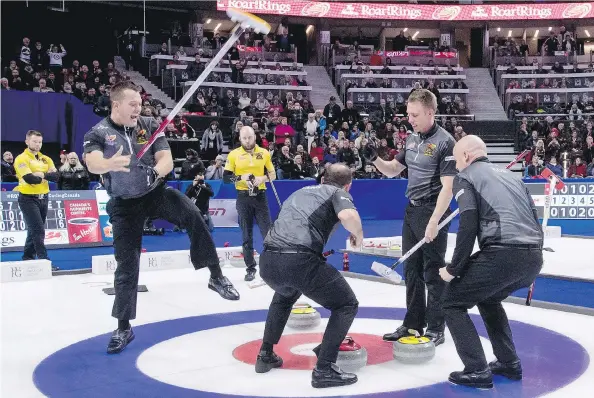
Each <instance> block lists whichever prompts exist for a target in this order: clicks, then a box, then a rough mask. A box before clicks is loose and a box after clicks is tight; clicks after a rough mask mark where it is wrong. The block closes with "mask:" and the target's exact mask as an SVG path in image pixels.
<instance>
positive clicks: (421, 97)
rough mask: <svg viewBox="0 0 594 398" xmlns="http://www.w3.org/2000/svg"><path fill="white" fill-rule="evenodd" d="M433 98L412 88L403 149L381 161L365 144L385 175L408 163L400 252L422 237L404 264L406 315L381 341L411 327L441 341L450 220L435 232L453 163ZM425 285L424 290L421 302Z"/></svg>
mask: <svg viewBox="0 0 594 398" xmlns="http://www.w3.org/2000/svg"><path fill="white" fill-rule="evenodd" d="M436 111H437V98H436V97H435V95H434V94H433V93H432V92H430V91H428V90H425V89H418V90H414V91H413V92H412V93H411V94H410V95H409V97H408V105H407V112H408V120H409V122H410V123H411V125H412V127H413V129H414V131H415V132H414V133H412V134H410V135H409V136H408V137H407V139H406V144H405V151H401V152H400V153H399V154H398V155H396V157H395V158H394V160H392V161H385V160H382V159H381V158H378V156H377V147H375V146H374V144H373V143H370V144H368V145H367V146H366V147H365V148H364V149H363V156H364V157H365V158H366V159H367V161H368V162H371V163H373V165H374V166H375V167H376V168H377V169H378V170H379V171H380V172H381V173H383V174H385V175H387V176H388V177H395V176H398V175H400V173H401V172H402V171H403V170H404V169H405V168H408V186H407V190H406V196H407V197H408V199H409V202H410V203H409V205H408V207H407V208H406V213H405V215H404V225H403V227H402V251H403V252H407V251H409V250H410V249H411V248H412V247H413V246H414V245H415V244H417V243H418V242H419V241H421V240H423V239H425V240H426V241H427V242H428V243H427V244H425V245H423V247H422V248H421V249H419V250H418V251H417V252H416V253H414V254H413V255H412V256H410V257H409V259H408V260H406V262H405V263H404V274H405V275H404V280H405V282H406V309H407V312H406V316H405V317H404V322H403V324H402V326H400V327H399V328H398V329H396V331H395V332H394V333H389V334H386V335H384V340H387V341H397V340H398V339H400V338H401V337H404V336H408V335H409V334H410V332H409V330H410V329H414V330H416V331H417V332H418V333H419V334H421V335H422V334H423V328H424V327H425V325H426V324H427V331H426V332H425V336H427V337H428V338H430V339H431V340H432V341H433V342H434V343H435V345H436V346H437V345H439V344H442V343H443V342H444V341H445V337H444V329H445V322H444V318H443V312H442V308H441V298H442V294H443V289H444V287H445V283H444V282H443V280H441V278H440V277H439V269H440V268H442V267H444V266H445V253H446V248H447V240H448V229H449V224H448V225H447V226H445V227H444V228H442V229H441V230H440V231H439V232H438V230H437V225H438V224H439V222H440V221H441V220H442V219H443V218H445V217H447V216H448V215H449V214H450V202H451V200H452V183H453V180H454V176H455V175H456V168H455V162H454V157H453V155H452V150H453V148H454V144H455V141H454V138H453V137H452V135H451V134H450V133H448V132H447V131H446V130H445V129H443V128H442V127H440V126H438V125H437V123H436V122H435V112H436ZM425 285H426V286H427V290H428V298H427V303H425Z"/></svg>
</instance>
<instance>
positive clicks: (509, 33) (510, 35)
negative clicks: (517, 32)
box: [507, 29, 512, 37]
mask: <svg viewBox="0 0 594 398" xmlns="http://www.w3.org/2000/svg"><path fill="white" fill-rule="evenodd" d="M507 37H512V31H511V29H510V30H509V32H507Z"/></svg>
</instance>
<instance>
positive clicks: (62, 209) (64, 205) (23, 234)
mask: <svg viewBox="0 0 594 398" xmlns="http://www.w3.org/2000/svg"><path fill="white" fill-rule="evenodd" d="M99 193H101V194H100V195H102V194H103V193H105V192H104V191H52V192H50V193H49V196H48V209H47V217H46V220H45V244H46V246H47V247H48V248H51V247H52V246H60V245H62V246H63V245H75V246H88V245H89V244H92V245H93V246H95V245H97V244H101V243H102V242H103V237H102V234H101V231H100V225H99V214H100V210H99V207H101V206H103V207H104V203H106V202H107V201H106V200H105V201H104V202H101V201H100V200H98V196H97V195H98V194H99ZM105 195H106V193H105ZM18 196H19V195H18V193H16V192H2V193H1V197H0V231H1V232H2V240H1V247H2V248H3V249H4V248H6V249H8V248H10V249H14V250H17V249H22V248H23V247H24V246H25V241H26V239H27V230H28V227H27V222H26V220H25V217H24V216H23V212H22V211H21V209H20V207H19V202H18ZM102 200H103V199H102ZM101 213H104V209H103V210H102V211H101Z"/></svg>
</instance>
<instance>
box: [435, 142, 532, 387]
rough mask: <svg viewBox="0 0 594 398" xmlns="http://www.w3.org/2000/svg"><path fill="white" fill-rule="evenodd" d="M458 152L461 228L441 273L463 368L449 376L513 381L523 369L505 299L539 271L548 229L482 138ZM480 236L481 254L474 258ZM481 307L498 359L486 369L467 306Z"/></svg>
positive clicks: (477, 383) (482, 382) (487, 382)
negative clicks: (495, 162)
mask: <svg viewBox="0 0 594 398" xmlns="http://www.w3.org/2000/svg"><path fill="white" fill-rule="evenodd" d="M454 155H455V156H456V166H457V168H458V170H460V173H459V174H458V175H457V176H456V178H455V180H454V191H453V192H454V195H455V198H456V200H457V202H458V206H459V209H460V226H459V228H458V236H457V238H456V250H455V251H454V256H453V257H452V262H451V264H450V265H449V266H447V268H442V269H441V270H440V274H441V277H442V278H443V279H444V280H445V281H447V282H450V283H449V284H448V286H447V287H446V290H445V298H444V304H443V308H444V313H445V317H446V321H447V324H448V329H449V330H450V333H451V334H452V339H453V340H454V344H456V350H457V351H458V355H460V358H461V359H462V362H463V363H464V370H463V371H462V372H453V373H451V374H450V377H449V380H450V381H451V382H452V383H455V384H461V385H466V386H470V387H479V388H491V387H493V379H492V374H493V373H495V374H500V375H503V376H506V377H508V378H510V379H512V380H520V379H521V378H522V366H521V364H520V359H519V358H518V356H517V354H516V349H515V347H514V342H513V338H512V332H511V329H510V327H509V322H508V320H507V316H506V314H505V310H504V309H503V306H502V305H501V302H502V301H503V300H504V299H505V298H507V297H508V296H509V295H510V294H511V293H512V292H514V291H516V290H518V289H520V288H523V287H528V286H530V284H531V283H532V282H534V279H535V278H536V276H537V275H538V274H539V272H540V270H541V268H542V246H543V232H542V228H541V226H540V223H539V221H538V214H537V212H536V208H535V207H534V202H533V201H532V198H531V196H530V193H529V192H528V189H527V188H526V186H525V185H524V183H523V181H522V180H521V178H520V177H518V176H516V175H515V174H514V173H512V172H510V171H507V170H504V169H501V168H499V167H497V166H495V165H493V164H491V163H490V162H489V160H488V159H487V147H486V145H485V143H484V142H483V141H482V140H481V139H480V138H478V137H476V136H473V135H469V136H466V137H464V138H462V139H461V140H460V141H458V143H457V144H456V147H455V148H454ZM477 238H478V243H479V247H480V251H478V252H477V253H475V254H473V255H472V256H471V253H472V252H473V249H474V242H475V240H476V239H477ZM475 305H476V306H477V307H478V310H479V312H480V314H481V317H482V318H483V321H484V322H485V326H486V329H487V333H488V334H489V340H490V341H491V345H492V346H493V352H494V353H495V357H496V358H497V360H496V361H493V362H491V363H490V364H488V365H487V360H486V358H485V353H484V352H483V348H482V345H481V341H480V339H479V336H478V333H477V332H476V329H475V327H474V324H473V323H472V321H471V320H470V317H469V316H468V309H470V308H472V307H474V306H475Z"/></svg>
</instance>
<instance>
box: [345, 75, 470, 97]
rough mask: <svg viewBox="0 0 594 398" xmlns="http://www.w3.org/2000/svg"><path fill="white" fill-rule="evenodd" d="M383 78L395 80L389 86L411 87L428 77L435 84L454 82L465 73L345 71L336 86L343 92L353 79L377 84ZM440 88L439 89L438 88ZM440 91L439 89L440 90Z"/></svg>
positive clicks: (422, 82) (464, 78)
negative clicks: (418, 73)
mask: <svg viewBox="0 0 594 398" xmlns="http://www.w3.org/2000/svg"><path fill="white" fill-rule="evenodd" d="M383 79H387V80H388V81H390V84H393V81H394V80H397V83H396V84H397V87H391V88H409V89H412V87H413V86H414V84H415V83H416V82H419V83H421V84H422V85H424V83H425V82H427V81H429V80H430V79H432V80H434V81H435V85H439V84H440V83H441V82H442V81H450V82H454V81H456V80H462V81H464V80H466V75H392V74H389V75H384V74H373V75H372V74H361V73H345V74H344V75H342V76H341V77H340V85H339V86H338V90H339V94H342V93H344V92H345V89H346V85H347V84H348V82H349V81H353V80H354V81H355V82H357V84H358V85H362V84H363V81H364V80H365V81H369V80H373V81H375V83H377V84H378V85H379V84H381V83H382V81H383ZM440 90H441V89H440ZM440 92H441V91H440Z"/></svg>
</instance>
